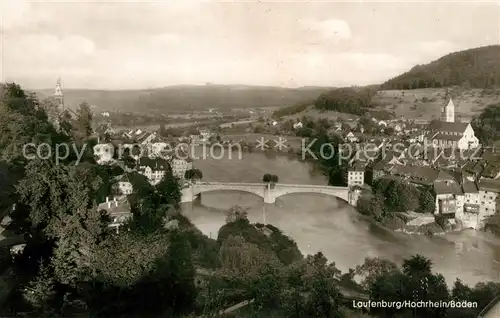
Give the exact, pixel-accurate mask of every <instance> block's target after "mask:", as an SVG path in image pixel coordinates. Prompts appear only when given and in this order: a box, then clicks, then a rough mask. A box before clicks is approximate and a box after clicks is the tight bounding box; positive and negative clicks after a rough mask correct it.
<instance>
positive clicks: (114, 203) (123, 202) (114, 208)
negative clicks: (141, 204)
mask: <svg viewBox="0 0 500 318" xmlns="http://www.w3.org/2000/svg"><path fill="white" fill-rule="evenodd" d="M98 210H105V211H106V212H107V213H108V214H109V215H111V216H114V215H119V214H127V213H130V204H129V202H128V199H127V197H126V196H121V197H115V198H113V199H110V200H109V201H108V202H103V203H100V204H99V205H98Z"/></svg>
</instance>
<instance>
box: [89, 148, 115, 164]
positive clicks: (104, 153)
mask: <svg viewBox="0 0 500 318" xmlns="http://www.w3.org/2000/svg"><path fill="white" fill-rule="evenodd" d="M93 153H94V156H96V157H97V160H96V161H97V163H98V164H105V163H108V162H111V161H113V156H114V154H115V147H114V145H113V144H112V143H98V144H97V145H95V146H94V148H93Z"/></svg>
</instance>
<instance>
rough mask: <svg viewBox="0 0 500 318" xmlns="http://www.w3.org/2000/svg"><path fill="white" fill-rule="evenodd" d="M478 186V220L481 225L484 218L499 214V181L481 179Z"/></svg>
mask: <svg viewBox="0 0 500 318" xmlns="http://www.w3.org/2000/svg"><path fill="white" fill-rule="evenodd" d="M478 186H479V200H480V202H479V206H480V207H479V218H480V222H481V225H483V223H484V219H485V218H486V217H488V216H490V215H493V214H495V213H498V212H500V202H499V201H500V180H499V179H487V178H481V179H479V184H478Z"/></svg>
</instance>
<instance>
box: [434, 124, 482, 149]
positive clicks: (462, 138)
mask: <svg viewBox="0 0 500 318" xmlns="http://www.w3.org/2000/svg"><path fill="white" fill-rule="evenodd" d="M428 131H429V134H428V135H427V143H428V144H432V145H434V146H436V147H439V148H455V149H460V150H467V149H473V148H477V147H479V139H477V137H476V136H475V134H474V129H472V126H471V125H470V123H454V122H444V121H435V122H432V123H431V124H430V125H429V127H428Z"/></svg>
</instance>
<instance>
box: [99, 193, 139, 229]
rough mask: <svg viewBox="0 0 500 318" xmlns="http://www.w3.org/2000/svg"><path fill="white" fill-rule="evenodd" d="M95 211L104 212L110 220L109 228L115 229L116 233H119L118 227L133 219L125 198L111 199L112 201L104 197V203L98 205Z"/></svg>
mask: <svg viewBox="0 0 500 318" xmlns="http://www.w3.org/2000/svg"><path fill="white" fill-rule="evenodd" d="M97 209H98V210H99V211H102V210H104V211H106V213H107V214H108V215H109V217H110V218H111V223H110V224H109V227H110V228H112V229H115V230H116V232H118V231H119V228H120V226H122V225H123V224H124V223H125V222H127V221H128V220H130V219H131V218H132V217H133V214H132V212H131V209H130V204H129V202H128V199H127V197H126V196H120V197H113V198H112V199H110V198H109V197H106V202H103V203H101V204H99V205H98V207H97Z"/></svg>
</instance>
